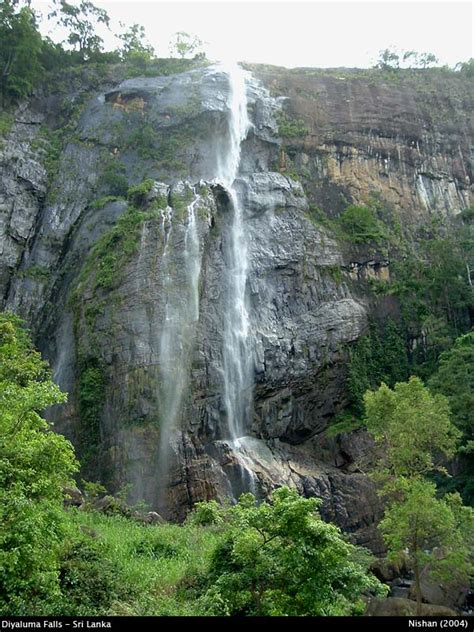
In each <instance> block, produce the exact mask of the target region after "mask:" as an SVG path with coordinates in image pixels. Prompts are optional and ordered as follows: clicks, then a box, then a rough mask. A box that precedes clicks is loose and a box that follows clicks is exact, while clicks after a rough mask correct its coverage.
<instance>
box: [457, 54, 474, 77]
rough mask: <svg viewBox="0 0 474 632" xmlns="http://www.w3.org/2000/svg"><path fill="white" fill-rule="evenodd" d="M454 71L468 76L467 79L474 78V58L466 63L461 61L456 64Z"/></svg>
mask: <svg viewBox="0 0 474 632" xmlns="http://www.w3.org/2000/svg"><path fill="white" fill-rule="evenodd" d="M454 69H455V70H456V71H457V72H460V73H462V74H463V75H466V77H474V57H471V58H470V59H468V61H465V62H461V61H460V62H459V63H457V64H456V66H455V67H454Z"/></svg>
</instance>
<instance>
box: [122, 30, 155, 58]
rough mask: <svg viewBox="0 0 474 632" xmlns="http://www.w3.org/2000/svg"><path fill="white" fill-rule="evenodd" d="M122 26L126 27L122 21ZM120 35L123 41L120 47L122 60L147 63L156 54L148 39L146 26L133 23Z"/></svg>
mask: <svg viewBox="0 0 474 632" xmlns="http://www.w3.org/2000/svg"><path fill="white" fill-rule="evenodd" d="M121 26H122V28H124V27H125V25H124V24H122V23H121ZM118 37H119V39H120V41H121V42H122V47H121V48H120V49H119V53H120V58H121V59H122V61H128V62H131V63H133V64H135V65H146V62H147V61H150V60H151V59H153V57H154V56H155V49H154V48H153V46H151V44H149V43H148V42H147V41H146V36H145V28H144V27H143V26H141V25H140V24H132V25H131V26H129V27H128V29H127V30H125V31H124V32H123V33H121V34H119V36H118Z"/></svg>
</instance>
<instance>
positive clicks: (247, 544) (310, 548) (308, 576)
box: [199, 487, 385, 615]
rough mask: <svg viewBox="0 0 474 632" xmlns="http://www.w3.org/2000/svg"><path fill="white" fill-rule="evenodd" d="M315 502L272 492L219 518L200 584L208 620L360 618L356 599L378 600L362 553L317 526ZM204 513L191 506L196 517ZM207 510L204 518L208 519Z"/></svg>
mask: <svg viewBox="0 0 474 632" xmlns="http://www.w3.org/2000/svg"><path fill="white" fill-rule="evenodd" d="M320 504H321V501H320V500H318V499H315V498H302V497H301V496H299V494H298V493H297V492H296V491H295V490H290V489H288V488H285V487H283V488H280V489H277V490H275V491H274V492H273V494H272V495H271V498H270V500H269V502H262V503H260V504H259V505H257V503H256V500H255V497H254V496H253V495H252V494H243V495H242V496H241V498H240V500H239V502H238V504H237V505H236V506H235V507H234V508H232V509H231V510H230V511H228V512H227V514H226V519H227V520H228V521H230V524H229V525H228V527H227V529H228V533H227V535H226V537H225V538H224V540H223V542H222V543H221V544H220V545H219V546H218V547H217V549H216V551H215V553H214V555H213V558H212V562H211V566H210V570H209V572H208V574H207V576H206V578H205V580H206V583H207V585H208V589H207V591H206V593H205V594H204V596H203V597H202V605H203V607H204V609H205V611H206V612H207V613H209V614H220V615H223V614H230V615H236V614H245V615H344V614H356V613H359V614H360V613H361V612H362V611H363V609H364V605H363V603H362V601H361V600H360V596H361V594H362V593H364V592H366V591H369V592H370V591H372V592H373V593H376V594H379V595H382V594H385V587H384V586H383V585H382V584H380V582H379V581H378V580H377V579H376V578H375V577H374V576H373V575H371V574H370V573H369V572H368V570H367V568H368V566H369V563H370V556H369V555H368V552H367V551H365V550H364V549H361V548H359V547H355V546H353V545H352V544H349V543H348V542H347V541H346V540H345V538H344V536H343V535H342V533H341V531H340V529H339V528H338V527H336V526H335V525H332V524H328V523H326V522H324V521H323V520H322V519H321V517H320V515H319V513H318V507H319V506H320ZM204 509H205V508H204V507H203V506H202V505H201V506H200V507H199V511H200V514H202V515H203V514H204V513H206V512H204ZM215 509H216V507H215V506H214V505H213V506H212V507H211V511H210V512H207V513H206V515H207V518H209V515H211V514H212V513H215Z"/></svg>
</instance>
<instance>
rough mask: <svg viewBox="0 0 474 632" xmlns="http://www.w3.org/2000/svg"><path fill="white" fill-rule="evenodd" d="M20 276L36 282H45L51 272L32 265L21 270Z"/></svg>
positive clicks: (42, 267)
mask: <svg viewBox="0 0 474 632" xmlns="http://www.w3.org/2000/svg"><path fill="white" fill-rule="evenodd" d="M20 275H21V276H24V277H28V278H30V279H35V280H36V281H47V280H48V279H49V278H50V276H51V271H50V270H49V269H48V268H45V267H44V266H38V265H33V266H30V267H29V268H26V269H25V270H22V271H21V272H20Z"/></svg>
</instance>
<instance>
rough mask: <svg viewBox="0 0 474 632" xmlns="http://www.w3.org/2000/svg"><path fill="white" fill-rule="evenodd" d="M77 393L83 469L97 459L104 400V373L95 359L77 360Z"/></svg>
mask: <svg viewBox="0 0 474 632" xmlns="http://www.w3.org/2000/svg"><path fill="white" fill-rule="evenodd" d="M78 391H79V392H78V402H79V415H80V420H81V427H80V437H79V440H80V443H81V462H82V465H83V467H88V466H91V465H93V464H94V463H95V461H96V460H97V458H98V451H99V447H100V418H101V414H102V408H103V406H104V400H105V371H104V368H103V366H102V365H101V363H100V361H99V360H98V359H97V358H85V359H80V360H79V384H78Z"/></svg>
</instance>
